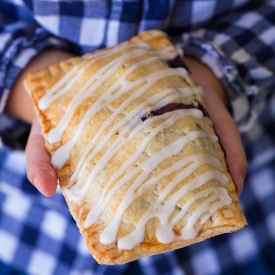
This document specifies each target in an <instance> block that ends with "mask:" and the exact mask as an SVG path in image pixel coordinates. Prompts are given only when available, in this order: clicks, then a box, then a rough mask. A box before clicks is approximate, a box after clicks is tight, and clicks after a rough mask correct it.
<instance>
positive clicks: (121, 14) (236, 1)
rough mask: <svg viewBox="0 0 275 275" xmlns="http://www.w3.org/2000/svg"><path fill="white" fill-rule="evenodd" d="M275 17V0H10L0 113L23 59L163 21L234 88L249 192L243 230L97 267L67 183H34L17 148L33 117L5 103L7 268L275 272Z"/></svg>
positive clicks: (2, 44)
mask: <svg viewBox="0 0 275 275" xmlns="http://www.w3.org/2000/svg"><path fill="white" fill-rule="evenodd" d="M274 18H275V1H274V0H231V1H230V0H229V1H227V0H219V1H218V0H216V1H215V0H213V1H200V0H190V1H185V0H170V1H169V0H166V1H153V0H144V1H138V0H110V1H107V0H102V1H94V0H90V1H88V0H82V1H81V0H78V1H65V0H59V1H58V0H47V1H46V0H39V1H32V0H9V1H8V0H1V2H0V112H3V110H4V107H5V104H6V100H7V98H8V96H9V90H10V88H11V86H12V84H13V82H14V80H15V79H16V77H17V76H18V74H19V73H20V72H21V70H22V68H24V67H25V65H26V64H27V63H28V62H29V60H30V59H31V58H32V57H33V56H35V55H36V54H38V53H39V52H41V51H43V50H45V49H46V48H51V47H54V48H61V49H66V50H70V51H72V52H74V53H75V54H82V53H85V52H87V51H92V50H94V49H98V48H101V47H104V46H110V45H115V44H117V43H118V42H120V41H123V40H125V39H127V38H129V37H131V36H133V35H135V34H137V33H138V32H140V31H143V30H146V29H150V28H158V29H163V30H165V31H167V32H168V33H169V34H170V35H171V36H172V37H173V38H174V39H175V41H176V42H177V43H179V44H180V45H181V46H182V47H183V48H184V51H185V53H186V54H191V55H193V56H195V57H197V58H198V59H199V60H201V61H202V62H204V63H206V64H207V65H208V66H210V67H211V68H212V70H213V72H214V73H215V74H216V76H217V77H218V78H219V79H220V80H221V81H222V83H223V85H224V86H225V87H226V89H227V91H228V93H229V96H230V99H231V102H232V108H233V115H234V118H235V119H236V121H237V122H238V124H239V126H240V129H242V130H246V132H245V133H244V134H243V141H244V145H245V148H246V151H247V156H248V159H249V170H248V175H247V178H246V183H245V188H244V191H243V193H242V196H241V198H240V199H241V204H242V206H243V209H244V212H245V214H246V217H247V220H248V226H246V227H245V228H244V229H243V230H241V231H239V232H236V233H233V234H226V235H222V236H218V237H214V238H212V239H210V240H207V241H204V242H202V243H198V244H195V245H192V246H190V247H187V248H184V249H180V250H177V251H175V252H171V253H166V254H162V255H158V256H153V257H149V258H143V259H140V260H139V261H136V262H134V263H132V264H128V265H121V266H99V265H97V264H96V262H95V261H94V260H93V258H92V257H91V255H90V254H89V253H88V251H87V248H86V247H85V244H84V242H83V239H82V237H81V236H80V234H79V232H78V229H77V227H76V225H75V222H74V221H73V220H72V218H71V216H70V214H69V212H68V209H67V206H66V204H65V203H64V200H63V198H62V196H61V194H60V192H57V193H56V194H55V195H54V196H53V197H51V198H45V197H43V196H42V195H40V194H39V193H38V192H37V191H36V190H35V189H34V188H33V187H32V185H31V184H30V183H29V182H28V180H27V178H26V173H25V157H24V154H23V152H22V151H19V150H18V148H22V147H24V143H25V142H26V139H27V131H26V130H28V125H25V124H22V122H20V121H14V119H11V118H7V117H4V115H3V114H1V117H0V133H1V142H2V144H1V148H0V274H1V275H15V274H17V275H18V274H20V275H24V274H25V275H65V274H66V275H105V274H108V275H110V274H112V275H116V274H117V275H122V274H126V275H128V274H129V275H132V274H144V275H147V274H148V275H184V274H186V275H233V274H234V275H235V274H239V275H240V274H241V275H243V274H249V275H254V274H255V275H258V274H261V275H272V274H275V175H274V174H275V172H274V171H275V169H274V165H275V123H274V121H275V111H274V110H275V96H274V91H275V77H274V72H275V27H274V25H275V21H274ZM92 26H96V27H95V28H92ZM272 93H273V94H272ZM265 99H267V100H265ZM263 107H264V108H263ZM262 109H263V112H262V113H261V115H260V117H259V118H258V119H257V117H258V116H259V113H260V110H262ZM4 146H5V147H4ZM8 148H12V149H8ZM19 272H20V273H19Z"/></svg>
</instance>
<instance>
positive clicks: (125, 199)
mask: <svg viewBox="0 0 275 275" xmlns="http://www.w3.org/2000/svg"><path fill="white" fill-rule="evenodd" d="M121 52H123V54H120V53H121ZM144 54H146V55H150V57H149V58H146V59H141V61H139V62H133V63H132V64H131V65H130V66H129V67H128V68H127V69H126V70H125V71H124V72H123V73H122V74H121V75H120V76H119V77H118V78H117V79H116V80H115V81H114V82H113V84H112V85H111V86H110V87H109V88H108V90H106V91H105V92H104V93H103V94H101V95H100V96H99V97H98V98H97V99H96V100H95V101H94V103H93V104H92V106H90V108H89V109H88V110H87V111H86V112H85V114H84V115H83V117H82V118H81V120H80V122H79V124H78V126H77V128H76V130H75V133H74V135H73V136H72V137H71V138H70V139H69V140H68V141H67V143H65V144H63V145H62V146H60V147H59V148H58V149H57V150H56V152H55V153H54V155H53V156H52V163H53V165H54V166H55V167H56V168H58V169H61V168H62V167H64V165H65V164H66V162H67V161H68V160H69V159H70V155H71V150H72V149H73V148H74V146H75V145H76V143H77V141H78V140H79V138H80V137H81V135H82V133H83V131H84V130H85V127H86V125H87V123H89V121H91V120H92V119H93V118H94V116H95V115H96V114H97V113H98V112H100V111H101V110H102V109H103V108H104V107H105V106H107V105H108V104H111V103H112V102H114V101H115V100H116V99H118V98H120V97H122V96H123V95H125V93H127V92H129V91H130V90H134V92H133V93H132V94H131V95H129V97H127V98H126V99H124V100H122V102H121V104H120V105H119V106H118V107H117V108H116V109H115V110H114V111H113V112H112V113H111V114H110V116H109V117H108V118H106V120H105V121H104V123H103V124H102V125H101V126H100V128H99V130H98V131H97V132H96V133H95V135H94V136H93V137H92V138H91V140H90V142H89V144H88V146H87V147H86V148H85V150H84V151H83V152H82V155H81V157H80V159H79V162H78V164H77V167H76V169H75V172H74V173H73V174H72V175H71V178H70V182H69V183H68V185H66V186H65V187H63V190H64V192H65V193H66V195H67V197H68V198H69V199H70V200H72V201H74V202H76V203H79V202H81V201H82V200H85V197H86V196H87V194H88V192H89V191H90V189H91V188H92V183H93V181H95V180H96V178H97V176H98V175H99V173H100V172H101V171H102V170H103V169H104V168H105V167H106V166H107V165H108V163H109V162H110V161H111V160H112V158H113V157H114V156H115V155H116V154H117V153H118V152H119V150H120V148H122V147H123V146H124V145H125V144H126V143H127V142H129V141H130V140H131V139H133V138H134V137H135V136H137V135H138V134H139V133H140V132H144V131H145V129H146V127H149V126H150V127H151V128H152V129H151V131H150V132H149V133H148V134H147V135H146V136H145V137H144V139H143V141H142V142H141V144H140V146H139V148H138V149H137V150H136V151H135V152H134V153H133V154H132V155H131V156H130V157H129V158H128V159H127V160H125V161H124V163H122V165H121V166H120V167H119V168H118V169H117V170H116V171H115V172H114V173H113V174H112V175H111V177H110V178H109V179H108V180H107V182H106V184H105V185H104V186H103V187H102V191H101V192H102V194H101V197H100V199H99V200H98V201H97V202H95V203H94V205H93V206H91V210H90V211H89V213H88V214H87V218H86V220H85V223H84V226H85V227H86V228H88V227H90V226H92V225H93V224H95V223H97V222H98V221H100V219H101V215H102V214H103V212H104V209H105V207H106V206H107V205H108V203H109V202H110V201H111V200H112V198H113V196H115V195H116V194H117V192H119V190H120V189H121V188H123V187H124V186H125V184H126V183H127V182H128V181H129V180H132V179H134V180H133V183H132V184H131V186H130V187H129V188H128V189H127V190H126V191H125V193H124V194H123V196H122V198H121V203H120V204H119V206H118V209H117V212H116V215H115V216H114V217H112V218H111V219H110V221H109V224H108V225H107V226H106V227H105V228H104V229H103V231H102V233H101V235H100V242H101V243H103V244H110V243H113V242H115V241H116V238H117V235H118V232H119V227H120V224H121V222H122V219H123V216H124V215H125V212H126V211H127V209H128V208H129V207H130V206H131V204H132V203H133V202H134V201H136V200H137V199H138V198H139V197H141V196H144V195H145V194H146V192H147V190H148V189H149V188H152V186H156V185H157V184H158V183H159V182H161V181H162V180H163V179H164V178H165V177H167V176H169V175H171V174H172V173H175V172H177V174H176V176H175V177H174V178H173V179H172V180H171V182H170V183H169V184H168V185H167V186H166V187H165V188H164V189H163V190H161V191H160V193H159V194H158V195H157V196H156V198H155V201H154V203H153V204H152V205H151V206H149V207H148V209H147V210H146V211H145V213H144V214H143V215H142V217H141V218H140V219H139V220H138V222H137V224H135V228H134V229H133V230H132V231H131V232H130V233H129V234H128V235H126V236H123V237H121V238H119V239H118V242H117V245H118V247H119V248H120V249H132V248H133V247H135V245H137V244H138V243H141V242H143V241H144V234H145V226H146V224H147V223H148V222H149V221H150V220H151V219H153V218H158V219H159V221H160V222H159V225H158V227H157V230H156V237H157V239H158V241H159V242H161V243H169V242H173V241H177V240H180V239H192V238H195V237H196V236H197V234H198V232H199V230H200V228H201V226H203V224H204V223H205V222H206V221H207V219H208V218H209V217H210V216H212V215H213V214H214V213H215V212H216V211H217V210H218V209H220V208H222V207H223V206H225V205H228V204H230V203H231V198H230V196H229V194H228V192H227V190H226V189H225V188H223V187H218V188H213V187H208V188H204V189H203V191H200V192H197V193H196V195H195V196H193V197H192V198H191V199H188V200H187V201H186V202H185V204H183V205H181V210H180V211H179V212H178V213H177V214H176V215H175V216H173V218H172V219H171V215H172V213H173V211H174V210H175V208H176V207H178V205H180V204H181V203H180V201H181V199H182V198H183V197H184V196H186V195H187V194H188V193H189V192H192V191H194V190H198V188H200V187H201V186H205V185H206V184H207V183H208V182H209V181H210V180H217V181H219V182H220V183H222V184H226V183H228V182H229V179H228V177H227V176H225V175H224V174H223V172H224V171H223V167H222V165H221V163H220V161H219V160H218V159H217V158H214V157H212V156H209V155H205V154H202V153H201V154H194V155H191V156H188V157H186V158H184V159H182V160H180V161H178V162H176V163H174V164H173V165H172V166H170V167H166V168H165V169H164V170H162V171H161V172H160V173H158V174H156V175H154V176H152V172H153V171H154V169H155V168H156V167H157V166H158V165H160V164H161V163H162V162H163V161H165V160H166V159H168V158H171V157H172V156H174V155H177V154H179V153H180V152H181V151H182V150H183V149H184V147H185V146H186V145H187V144H188V143H189V142H193V141H195V140H196V139H198V138H208V139H211V140H212V141H213V142H218V138H217V136H216V135H213V134H210V133H207V132H205V131H203V130H202V129H201V128H200V129H199V130H197V131H192V132H189V133H186V134H183V135H182V136H180V137H179V138H177V139H176V140H174V141H173V142H171V143H170V144H168V145H165V146H164V147H163V148H162V149H160V150H159V151H158V152H156V153H154V154H153V155H151V157H150V158H148V159H147V160H145V161H143V162H141V163H139V165H138V166H135V163H136V162H137V160H138V159H139V157H140V155H141V154H142V152H143V151H144V150H145V149H146V147H147V146H148V145H149V144H150V142H151V141H152V140H153V139H154V138H155V137H156V136H157V135H158V134H160V133H162V132H163V131H165V130H167V129H169V128H171V127H172V126H173V125H174V124H175V123H177V121H179V120H181V119H182V118H183V117H188V116H189V117H193V118H195V119H198V120H199V119H202V118H203V116H205V115H207V114H206V113H205V110H204V108H203V107H202V106H197V105H196V104H191V105H190V104H189V105H188V104H185V103H178V102H180V100H182V99H183V98H186V97H188V96H190V95H196V94H202V91H201V89H200V88H190V87H188V88H182V87H178V88H176V89H174V88H165V89H163V90H161V91H158V92H157V93H156V94H154V95H152V96H151V97H150V98H148V99H147V100H145V101H144V102H143V103H140V104H139V105H138V106H136V107H135V108H133V109H132V110H131V111H130V112H129V113H128V114H127V116H125V117H124V118H121V119H120V120H117V117H118V116H119V115H120V114H121V112H123V110H125V108H126V107H127V106H129V105H130V104H131V103H133V102H135V100H137V99H138V98H140V97H141V96H143V95H144V94H145V93H146V92H147V91H148V89H150V88H151V87H152V86H153V85H155V84H156V83H158V82H159V81H160V80H161V79H163V78H164V77H167V76H179V77H181V78H182V79H185V78H186V76H187V71H186V69H185V68H184V66H183V65H182V63H179V62H178V61H177V62H176V64H180V66H178V65H177V66H175V65H173V66H172V67H176V68H170V67H169V66H167V67H165V68H163V69H162V70H159V71H154V72H150V73H148V74H147V75H145V76H143V77H139V78H137V79H135V80H133V81H130V80H128V76H129V75H130V74H131V73H133V72H135V71H136V70H137V69H138V68H140V67H141V66H147V65H150V64H151V63H152V62H154V61H156V60H162V61H163V62H166V63H167V64H169V61H170V63H171V60H179V59H178V56H179V53H178V52H177V50H176V48H174V47H173V46H169V47H166V48H164V49H162V50H159V51H153V50H152V49H151V48H150V46H149V45H148V44H147V43H137V44H134V45H129V44H122V45H120V46H118V47H115V48H112V49H109V50H105V51H103V52H101V53H100V54H98V55H96V56H92V57H91V62H90V64H93V63H95V62H96V61H98V60H100V59H103V58H106V57H110V56H112V55H115V57H114V58H113V60H112V61H111V62H108V63H107V64H105V65H104V66H102V67H101V68H100V69H98V71H97V72H95V74H93V75H92V76H91V77H90V78H89V79H88V80H87V81H86V83H85V84H84V85H83V86H82V88H81V89H80V90H79V91H78V93H77V94H76V95H75V96H74V97H73V98H72V99H71V101H70V102H69V105H68V107H67V109H66V110H65V112H64V116H63V117H62V118H61V120H60V121H59V123H58V124H57V125H56V127H55V128H53V129H52V130H51V131H50V132H49V134H48V142H49V143H56V142H59V141H61V140H62V137H63V135H64V131H65V130H66V128H67V126H68V124H69V122H70V119H71V118H72V116H73V113H74V112H75V110H76V108H78V107H79V106H80V105H81V104H82V103H83V102H84V101H85V99H87V98H88V97H90V96H91V95H93V94H94V93H95V91H96V90H97V89H98V88H99V87H100V86H101V85H103V83H104V81H105V79H106V78H109V77H111V76H112V75H113V74H114V73H115V72H116V70H118V68H119V67H120V66H121V65H122V64H123V63H124V62H126V61H129V60H131V59H132V58H136V57H141V56H143V55H144ZM174 63H175V62H174ZM174 63H173V64H174ZM90 64H89V66H90ZM80 66H81V64H79V65H78V66H76V67H75V68H73V69H72V70H71V71H70V72H69V73H68V74H67V75H65V76H64V77H63V78H62V79H61V80H60V81H59V82H58V83H57V84H56V85H55V86H54V87H52V88H51V89H50V91H49V92H48V93H47V94H45V95H44V97H42V98H41V100H40V102H39V108H41V109H47V108H48V107H49V106H50V104H51V103H52V102H54V101H55V100H56V99H58V98H60V97H62V96H63V95H64V94H65V92H66V90H67V89H68V87H72V86H73V85H74V84H75V83H76V82H77V80H78V79H79V77H81V75H82V74H83V73H84V72H85V70H86V68H87V66H88V65H85V66H82V67H80ZM175 102H177V103H175ZM151 106H154V110H152V107H151ZM148 114H149V115H148ZM153 125H157V126H153ZM106 129H109V130H108V133H107V134H106V135H105V136H104V138H102V134H103V133H104V131H106ZM118 132H119V134H117V133H118ZM115 135H117V136H116V139H115V140H114V142H113V143H112V144H111V145H109V146H108V149H107V150H106V151H105V152H104V153H103V154H102V156H101V157H100V159H99V160H98V161H97V163H95V165H94V166H93V168H92V170H91V171H90V172H89V175H88V178H87V180H86V181H85V182H83V181H81V178H83V175H84V173H85V171H86V169H87V166H88V164H89V163H90V162H91V161H92V160H93V159H94V158H95V156H97V155H98V153H99V152H101V151H102V150H103V148H105V147H106V144H107V143H108V141H109V140H110V139H111V138H112V137H113V136H115ZM202 165H210V166H211V167H213V170H210V171H206V172H204V173H203V174H201V175H200V176H198V177H196V178H191V179H190V180H189V181H187V182H186V183H185V184H184V185H182V186H181V187H180V188H179V190H178V191H177V192H173V190H174V189H175V188H178V186H179V184H180V183H181V182H182V181H184V180H185V179H186V178H188V177H191V176H192V175H193V174H194V172H195V171H196V169H198V168H199V167H201V166H202ZM114 183H115V184H114ZM203 198H204V200H203V202H202V203H201V204H200V205H199V206H198V207H197V208H196V209H195V210H194V213H193V215H191V216H190V217H187V213H188V210H189V208H190V207H191V206H192V205H193V203H194V202H195V201H197V200H201V199H203ZM183 218H185V219H186V224H185V226H184V227H183V229H182V231H181V235H175V233H174V227H175V226H176V224H177V223H178V222H179V221H180V220H181V219H183ZM198 221H199V222H198ZM198 223H199V224H198Z"/></svg>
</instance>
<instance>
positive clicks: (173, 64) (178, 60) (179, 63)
mask: <svg viewBox="0 0 275 275" xmlns="http://www.w3.org/2000/svg"><path fill="white" fill-rule="evenodd" d="M167 64H168V66H169V67H170V68H173V69H175V68H184V69H185V70H187V71H188V72H189V69H188V68H187V66H186V64H185V63H184V62H183V60H182V57H180V56H179V55H178V56H176V57H175V58H174V59H172V60H169V61H167Z"/></svg>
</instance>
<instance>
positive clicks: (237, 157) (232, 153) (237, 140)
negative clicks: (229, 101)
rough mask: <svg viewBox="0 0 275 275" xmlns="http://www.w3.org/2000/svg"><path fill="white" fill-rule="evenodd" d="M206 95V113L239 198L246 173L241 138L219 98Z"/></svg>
mask: <svg viewBox="0 0 275 275" xmlns="http://www.w3.org/2000/svg"><path fill="white" fill-rule="evenodd" d="M207 94H208V95H207V97H206V104H207V106H208V112H209V115H210V117H211V119H212V121H213V123H214V125H215V130H216V132H217V134H218V136H219V138H220V141H221V144H222V147H223V149H224V151H225V154H226V162H227V166H228V169H229V172H230V174H231V176H232V179H233V181H234V183H235V186H236V192H237V194H238V196H240V194H241V192H242V190H243V184H244V178H245V175H246V171H247V160H246V154H245V150H244V147H243V144H242V140H241V136H240V133H239V130H238V127H237V125H236V123H235V122H234V120H233V118H232V116H231V115H230V113H229V112H228V111H227V109H226V107H225V105H224V104H223V102H222V101H221V99H220V97H217V95H214V94H213V92H210V91H209V92H207Z"/></svg>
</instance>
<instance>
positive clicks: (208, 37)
mask: <svg viewBox="0 0 275 275" xmlns="http://www.w3.org/2000/svg"><path fill="white" fill-rule="evenodd" d="M255 2H256V3H257V1H255ZM252 3H253V1H251V2H249V4H247V5H246V7H243V9H242V10H239V11H235V12H232V13H230V14H226V15H225V16H223V17H222V18H220V19H219V20H216V21H215V22H214V23H212V24H210V25H209V26H208V27H207V29H206V28H200V29H198V30H195V31H191V32H189V33H185V34H183V35H182V40H181V43H183V48H184V52H185V54H186V55H189V56H192V57H194V58H196V59H198V60H200V61H201V62H202V63H204V64H205V65H206V66H207V67H209V68H211V70H212V72H213V74H214V75H215V76H216V77H217V78H218V79H219V81H220V82H221V83H222V85H223V87H224V89H225V91H226V93H227V94H228V96H229V100H230V104H231V108H232V112H233V117H234V119H235V121H236V122H237V124H238V126H239V129H240V130H241V131H246V130H248V129H250V128H251V126H252V125H253V122H254V120H255V119H257V117H258V114H259V113H260V111H261V109H262V108H263V106H264V101H265V99H266V97H267V96H268V94H271V93H272V92H273V91H274V88H275V78H274V71H275V43H274V39H275V36H274V33H275V24H274V20H271V18H274V16H275V5H274V1H270V0H265V1H258V4H254V5H253V4H252Z"/></svg>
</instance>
